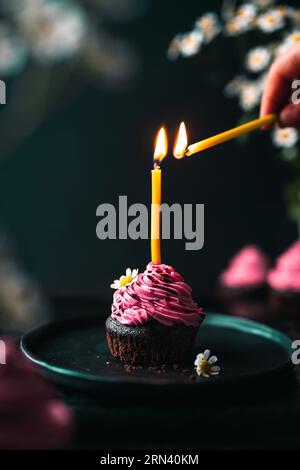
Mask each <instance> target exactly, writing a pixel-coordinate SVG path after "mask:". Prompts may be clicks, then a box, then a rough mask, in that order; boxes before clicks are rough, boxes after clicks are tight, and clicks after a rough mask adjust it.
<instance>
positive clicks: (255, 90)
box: [240, 81, 261, 111]
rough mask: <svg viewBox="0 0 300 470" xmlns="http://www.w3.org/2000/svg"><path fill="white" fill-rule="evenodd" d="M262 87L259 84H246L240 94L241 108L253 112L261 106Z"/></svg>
mask: <svg viewBox="0 0 300 470" xmlns="http://www.w3.org/2000/svg"><path fill="white" fill-rule="evenodd" d="M260 97H261V87H260V86H259V84H258V83H257V82H249V81H248V82H246V83H244V84H243V85H242V89H241V92H240V107H241V108H242V109H243V110H244V111H251V110H252V109H253V108H255V106H257V105H258V104H259V100H260Z"/></svg>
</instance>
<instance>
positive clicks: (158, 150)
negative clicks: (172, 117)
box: [154, 127, 168, 162]
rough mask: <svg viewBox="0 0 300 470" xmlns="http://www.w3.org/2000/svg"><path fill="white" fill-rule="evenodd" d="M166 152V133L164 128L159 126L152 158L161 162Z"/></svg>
mask: <svg viewBox="0 0 300 470" xmlns="http://www.w3.org/2000/svg"><path fill="white" fill-rule="evenodd" d="M167 153H168V138H167V133H166V130H165V128H164V127H161V129H160V130H159V132H158V134H157V137H156V143H155V151H154V160H155V161H156V162H161V161H162V160H163V159H164V158H165V157H166V155H167Z"/></svg>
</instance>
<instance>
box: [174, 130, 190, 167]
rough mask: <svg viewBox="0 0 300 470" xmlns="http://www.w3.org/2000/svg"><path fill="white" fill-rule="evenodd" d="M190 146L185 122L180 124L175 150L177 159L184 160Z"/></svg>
mask: <svg viewBox="0 0 300 470" xmlns="http://www.w3.org/2000/svg"><path fill="white" fill-rule="evenodd" d="M187 144H188V138H187V133H186V127H185V124H184V122H182V123H181V124H180V127H179V132H178V135H177V139H176V142H175V145H174V149H173V155H174V157H175V158H178V159H179V158H182V157H184V155H185V152H186V148H187Z"/></svg>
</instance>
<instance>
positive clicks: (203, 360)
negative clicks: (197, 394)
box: [194, 349, 221, 378]
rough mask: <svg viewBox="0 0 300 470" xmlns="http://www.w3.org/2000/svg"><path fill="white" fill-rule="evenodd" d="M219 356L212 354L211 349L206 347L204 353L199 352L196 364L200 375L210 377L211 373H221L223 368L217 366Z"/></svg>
mask: <svg viewBox="0 0 300 470" xmlns="http://www.w3.org/2000/svg"><path fill="white" fill-rule="evenodd" d="M217 361H218V358H217V356H210V350H209V349H206V350H205V351H204V353H200V354H197V357H196V359H195V362H194V365H195V369H196V372H197V375H199V377H201V376H202V377H205V378H208V377H210V376H211V375H219V373H220V370H221V368H220V367H219V366H216V365H215V364H216V362H217Z"/></svg>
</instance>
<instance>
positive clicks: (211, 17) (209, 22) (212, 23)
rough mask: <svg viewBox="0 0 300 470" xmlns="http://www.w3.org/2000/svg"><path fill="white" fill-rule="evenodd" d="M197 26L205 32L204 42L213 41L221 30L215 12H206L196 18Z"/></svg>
mask: <svg viewBox="0 0 300 470" xmlns="http://www.w3.org/2000/svg"><path fill="white" fill-rule="evenodd" d="M195 26H196V28H199V29H200V31H201V32H202V34H203V42H205V43H209V42H211V41H212V40H213V39H214V38H215V37H216V36H217V35H218V34H219V33H220V31H221V25H220V23H219V20H218V16H217V15H216V14H215V13H206V14H205V15H202V16H201V17H200V18H198V19H197V20H196V23H195Z"/></svg>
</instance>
